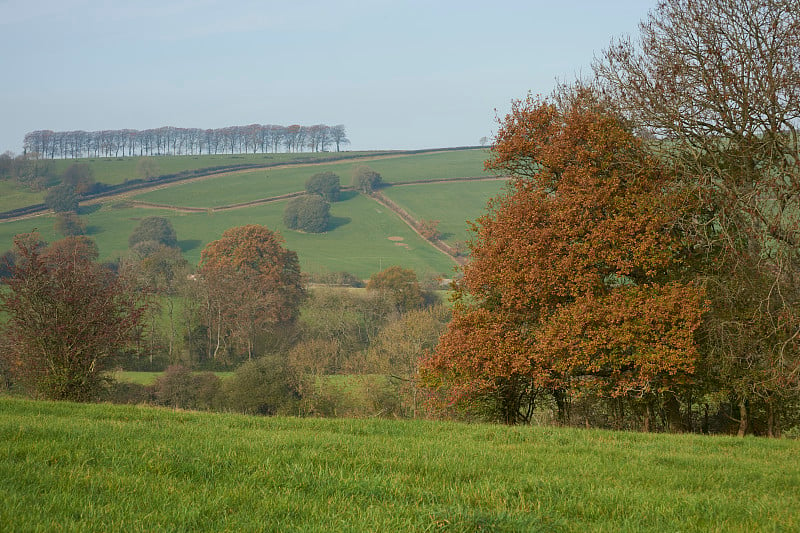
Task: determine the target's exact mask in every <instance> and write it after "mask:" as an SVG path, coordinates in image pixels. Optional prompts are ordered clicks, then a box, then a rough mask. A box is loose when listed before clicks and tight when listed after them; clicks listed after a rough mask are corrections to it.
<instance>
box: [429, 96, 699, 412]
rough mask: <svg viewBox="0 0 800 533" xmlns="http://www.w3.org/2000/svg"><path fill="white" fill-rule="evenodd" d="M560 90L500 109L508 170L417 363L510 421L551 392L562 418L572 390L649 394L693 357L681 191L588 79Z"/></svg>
mask: <svg viewBox="0 0 800 533" xmlns="http://www.w3.org/2000/svg"><path fill="white" fill-rule="evenodd" d="M566 96H568V97H564V98H560V99H558V100H557V101H556V100H547V99H537V98H533V97H530V96H529V97H528V98H527V99H525V100H523V101H517V102H515V103H514V104H513V106H512V110H511V112H510V113H509V114H508V115H507V116H506V117H505V119H504V120H502V121H501V123H500V129H499V131H498V134H497V141H496V144H495V145H494V147H493V148H492V152H491V158H490V159H489V161H487V163H486V166H487V168H488V169H491V170H494V171H499V172H501V173H504V174H508V175H511V176H512V180H511V183H510V186H509V189H508V191H507V193H506V194H504V195H501V196H499V197H497V198H495V199H494V200H492V201H491V202H490V204H489V207H488V212H487V214H485V215H484V216H482V217H481V218H480V219H478V221H477V222H476V223H475V224H474V226H473V231H474V234H475V235H474V239H473V240H472V242H471V245H470V248H471V255H472V262H471V263H469V264H468V265H466V266H465V267H464V269H463V270H464V272H463V273H464V276H463V279H462V280H461V281H459V282H457V284H456V290H455V306H454V311H453V313H454V316H453V321H452V322H451V324H450V326H449V329H448V331H447V333H445V335H444V336H443V338H442V340H441V342H440V344H439V346H438V347H437V350H436V352H435V353H434V354H433V355H432V356H431V357H430V358H428V359H427V360H426V361H425V363H424V365H423V370H422V373H423V376H424V381H425V383H426V384H427V385H428V386H429V387H430V388H432V389H435V390H437V391H439V392H443V393H444V394H445V396H446V398H447V399H448V400H449V401H451V402H452V401H456V402H464V403H462V404H463V405H470V404H469V402H470V401H472V402H476V403H475V404H474V405H481V406H482V408H484V409H488V414H489V415H491V416H492V417H496V418H497V419H500V420H503V421H504V422H506V423H516V422H520V421H525V420H528V419H529V417H530V415H531V413H532V409H533V407H534V406H535V401H536V400H537V398H538V397H541V396H543V395H544V394H545V393H546V394H548V395H550V396H551V398H552V399H553V400H554V401H555V402H556V404H557V405H558V407H559V414H560V416H561V417H562V419H566V418H567V416H568V404H569V398H570V395H571V394H573V393H575V392H582V393H593V394H597V395H599V396H601V397H612V398H625V397H628V398H632V399H641V401H642V402H644V403H647V402H657V401H659V399H661V397H662V395H669V393H670V392H671V391H674V390H675V388H676V387H678V386H680V384H681V381H682V380H683V379H685V378H686V377H687V376H690V375H691V374H692V373H693V372H694V370H695V364H696V362H697V350H696V347H695V342H694V334H695V331H696V329H697V327H698V324H699V320H700V315H701V310H702V298H703V297H702V290H701V289H700V288H699V287H697V286H695V285H694V284H692V283H687V282H683V281H681V279H680V273H681V268H682V265H681V261H680V253H681V250H682V244H683V243H682V242H681V240H680V238H679V236H677V235H676V234H675V233H674V232H673V231H672V230H673V226H674V224H673V221H674V215H673V214H672V212H673V211H674V210H675V209H678V207H679V206H680V205H681V203H682V201H683V198H681V197H680V195H679V194H677V193H678V192H680V191H679V189H676V191H675V194H673V187H672V185H671V184H672V182H673V180H672V178H671V176H670V174H669V173H667V172H665V171H664V170H663V169H662V167H661V166H660V165H659V164H658V162H657V161H655V160H653V159H652V158H651V157H649V156H648V154H647V152H646V150H645V149H644V147H643V146H642V144H641V142H640V141H639V140H637V138H636V137H635V136H634V135H633V133H632V132H631V130H630V128H629V127H628V125H627V124H626V123H625V121H624V120H622V119H621V118H620V117H619V116H617V115H616V114H614V113H613V111H612V110H611V109H610V108H608V107H607V106H606V105H605V104H604V103H603V101H602V100H601V99H600V98H598V97H597V96H595V94H594V93H593V92H592V91H590V90H588V89H585V88H581V87H578V88H576V89H574V90H573V92H572V93H571V94H569V95H566Z"/></svg>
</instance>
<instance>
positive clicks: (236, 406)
mask: <svg viewBox="0 0 800 533" xmlns="http://www.w3.org/2000/svg"><path fill="white" fill-rule="evenodd" d="M221 394H222V398H223V400H222V403H223V404H224V405H223V406H224V407H226V408H228V409H231V410H233V411H238V412H241V413H246V414H253V415H275V414H279V413H288V412H293V411H294V407H295V405H296V403H297V399H298V398H297V395H296V393H295V392H294V391H293V390H292V388H291V387H290V385H289V377H288V375H287V372H286V362H285V361H284V359H283V358H281V357H280V356H278V355H272V354H271V355H267V356H264V357H260V358H258V359H253V360H252V361H248V362H246V363H244V364H243V365H242V366H240V367H239V368H238V369H236V372H235V373H234V375H233V376H232V377H230V378H228V379H226V380H225V381H224V382H222V392H221Z"/></svg>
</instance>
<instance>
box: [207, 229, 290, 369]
mask: <svg viewBox="0 0 800 533" xmlns="http://www.w3.org/2000/svg"><path fill="white" fill-rule="evenodd" d="M282 245H283V239H282V238H281V236H280V235H278V234H277V233H275V232H273V231H271V230H269V229H268V228H266V227H264V226H260V225H255V224H250V225H247V226H239V227H235V228H231V229H229V230H227V231H225V232H224V233H223V234H222V237H221V238H220V239H219V240H216V241H213V242H210V243H208V245H206V247H205V248H204V249H203V251H202V253H201V256H200V268H199V275H200V278H201V282H202V284H203V287H204V290H205V299H206V316H205V321H206V325H207V327H208V331H209V335H210V341H211V342H210V343H209V347H210V349H211V350H213V353H212V357H213V358H221V357H223V356H224V355H225V350H226V349H227V350H228V352H229V353H231V352H232V353H231V355H232V356H233V357H237V356H238V354H240V353H242V352H244V353H246V354H247V357H248V359H250V358H252V357H253V355H254V354H256V353H257V352H258V351H259V350H261V349H262V347H261V346H260V343H259V341H260V340H262V339H261V337H262V336H263V335H264V334H268V333H269V329H270V326H275V325H280V324H285V323H291V322H293V321H294V320H295V319H296V318H297V315H298V310H299V306H300V303H301V302H302V301H303V299H304V298H305V290H304V289H303V286H302V283H301V276H300V265H299V262H298V260H297V254H296V253H295V252H292V251H290V250H287V249H285V248H284V247H283V246H282ZM258 355H263V354H258Z"/></svg>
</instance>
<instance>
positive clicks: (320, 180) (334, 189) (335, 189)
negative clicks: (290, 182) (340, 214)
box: [306, 172, 341, 202]
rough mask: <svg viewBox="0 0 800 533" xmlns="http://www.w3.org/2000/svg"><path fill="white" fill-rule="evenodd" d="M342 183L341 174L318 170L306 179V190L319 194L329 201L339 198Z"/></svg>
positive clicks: (309, 192)
mask: <svg viewBox="0 0 800 533" xmlns="http://www.w3.org/2000/svg"><path fill="white" fill-rule="evenodd" d="M340 189H341V183H340V180H339V176H338V175H336V174H334V173H333V172H318V173H317V174H314V175H313V176H311V177H310V178H308V180H307V181H306V192H307V193H308V194H318V195H320V196H322V197H323V198H325V200H327V201H329V202H335V201H336V200H338V199H339V190H340Z"/></svg>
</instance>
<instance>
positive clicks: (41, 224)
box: [0, 193, 454, 279]
mask: <svg viewBox="0 0 800 533" xmlns="http://www.w3.org/2000/svg"><path fill="white" fill-rule="evenodd" d="M347 197H349V199H346V200H344V201H341V202H336V203H334V204H333V205H332V206H331V217H332V218H331V220H332V227H331V228H330V229H329V230H328V231H327V232H325V233H320V234H306V233H300V232H297V231H292V230H289V229H288V228H286V226H285V225H284V223H283V210H284V208H285V205H286V202H285V201H281V202H274V203H269V204H263V205H256V206H252V207H245V208H241V209H231V210H226V211H218V212H211V211H209V212H199V213H181V212H177V211H174V210H167V209H139V208H132V207H125V206H124V204H111V205H104V206H102V207H101V208H99V209H96V210H92V212H90V213H87V214H84V215H83V216H84V217H85V218H86V220H87V223H88V233H89V236H90V237H92V238H93V239H94V240H95V242H96V243H97V245H98V248H99V250H100V257H101V259H102V260H113V259H115V258H118V257H122V256H123V255H125V254H126V253H127V251H128V236H129V235H130V234H131V232H132V231H133V229H134V228H135V227H136V225H137V224H138V223H139V221H140V220H141V219H143V218H145V217H149V216H163V217H165V218H167V219H168V220H169V221H170V222H171V223H172V225H173V227H174V228H175V231H176V233H177V235H178V245H179V246H180V248H181V250H182V252H183V255H184V257H186V259H187V260H188V261H189V263H190V264H191V265H197V263H198V262H199V261H200V251H201V250H202V249H203V247H204V246H205V245H206V244H207V243H209V242H210V241H213V240H216V239H218V238H220V237H221V236H222V233H223V232H224V231H225V230H226V229H228V228H230V227H233V226H242V225H245V224H263V225H265V226H267V227H268V228H270V229H272V230H276V231H278V232H279V233H281V235H283V237H284V238H285V240H286V247H287V248H289V249H290V250H294V251H296V252H297V254H298V257H299V259H300V266H301V268H302V269H303V271H304V272H338V271H348V272H351V273H353V274H355V275H356V276H359V277H360V278H363V279H366V278H368V277H369V276H371V275H372V274H374V273H375V272H378V271H380V270H382V269H384V268H386V267H388V266H391V265H400V266H403V267H404V268H413V269H414V270H416V271H417V272H418V273H419V274H420V275H443V276H445V277H450V275H451V274H452V270H453V266H454V263H453V261H452V260H451V259H449V258H448V257H447V256H446V255H444V254H442V253H441V252H439V251H437V250H436V249H434V248H433V247H432V246H431V245H430V244H428V243H427V242H426V241H424V240H423V239H422V238H421V237H419V236H418V235H417V234H416V233H414V232H413V231H412V230H411V229H410V228H409V227H408V226H407V225H406V224H405V223H403V222H402V220H400V219H399V218H398V217H397V216H396V215H395V214H394V213H392V212H391V211H389V210H387V209H386V208H384V207H382V206H380V205H379V204H377V203H375V202H373V201H372V200H370V199H368V198H366V197H364V196H361V195H357V194H355V193H350V194H349V195H348V196H347ZM120 206H122V207H120ZM54 220H55V217H54V216H52V215H46V216H39V217H34V218H31V219H26V220H20V221H15V222H6V223H3V224H0V250H5V249H8V248H10V247H11V245H12V241H13V237H14V235H16V234H17V233H27V232H30V231H33V230H34V229H37V230H38V231H39V233H40V234H41V236H42V238H43V239H44V240H45V241H48V242H50V241H53V240H57V239H58V238H59V236H58V235H57V234H56V233H55V231H54V229H53V224H54ZM389 237H396V238H397V239H395V240H390V239H389ZM398 239H399V240H398Z"/></svg>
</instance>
